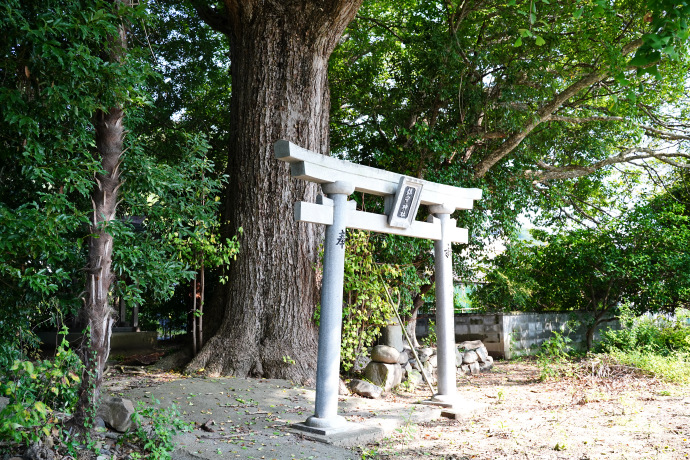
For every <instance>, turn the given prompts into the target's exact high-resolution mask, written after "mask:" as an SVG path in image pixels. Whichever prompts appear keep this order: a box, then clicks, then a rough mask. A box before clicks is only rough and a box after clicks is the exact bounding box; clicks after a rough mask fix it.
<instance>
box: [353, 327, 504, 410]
mask: <svg viewBox="0 0 690 460" xmlns="http://www.w3.org/2000/svg"><path fill="white" fill-rule="evenodd" d="M415 351H416V352H417V356H418V357H419V361H421V363H422V369H423V370H424V372H425V373H426V376H427V378H428V379H429V381H430V382H431V384H432V385H435V384H436V378H437V362H438V358H437V356H436V349H435V348H431V347H421V348H416V349H415ZM455 364H456V366H457V368H458V372H462V373H465V374H477V373H479V372H488V371H489V370H490V369H491V368H492V367H493V358H492V357H491V356H489V353H488V352H487V350H486V347H485V346H484V344H483V343H482V342H481V341H480V340H473V341H466V342H462V343H460V344H459V345H458V346H457V348H456V352H455ZM353 370H354V371H355V372H361V373H362V375H363V378H362V379H352V380H351V381H350V385H349V389H350V391H352V392H353V393H355V394H359V395H361V396H365V397H368V398H379V397H381V396H382V395H383V394H384V393H387V392H389V391H391V390H392V389H393V388H395V387H396V386H398V385H400V384H401V383H406V384H407V385H409V387H411V388H414V387H418V386H420V385H424V380H423V377H422V373H421V369H420V368H419V365H418V364H417V361H416V360H415V358H414V354H413V353H412V350H411V349H410V348H409V347H400V349H397V348H395V347H393V346H389V345H376V346H375V347H373V348H372V349H371V353H370V356H360V357H359V358H358V359H357V360H356V362H355V366H354V369H353Z"/></svg>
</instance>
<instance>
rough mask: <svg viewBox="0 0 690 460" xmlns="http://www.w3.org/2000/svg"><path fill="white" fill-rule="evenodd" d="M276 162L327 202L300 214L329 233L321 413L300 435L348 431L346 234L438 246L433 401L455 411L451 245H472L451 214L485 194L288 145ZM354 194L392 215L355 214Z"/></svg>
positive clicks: (306, 206) (300, 208)
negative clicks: (341, 398) (424, 211)
mask: <svg viewBox="0 0 690 460" xmlns="http://www.w3.org/2000/svg"><path fill="white" fill-rule="evenodd" d="M275 157H276V158H277V159H278V160H281V161H284V162H286V163H289V165H290V174H291V176H292V177H293V178H295V179H302V180H306V181H310V182H315V183H317V184H321V188H322V190H323V192H324V193H325V194H326V195H327V196H323V195H319V196H318V197H317V200H316V201H317V202H316V203H306V202H297V203H295V208H294V215H295V220H296V221H297V222H311V223H316V224H323V225H326V240H325V243H324V255H323V281H322V283H323V284H322V287H321V318H320V324H319V350H318V359H317V363H316V402H315V411H314V415H313V416H311V417H309V418H308V419H307V420H306V421H305V422H304V423H303V424H299V425H300V426H299V428H300V429H304V430H306V431H310V432H312V433H315V434H320V435H325V436H329V435H332V434H336V433H340V432H344V431H348V426H347V422H345V419H344V418H343V417H341V416H339V415H338V413H337V412H338V383H339V378H340V373H339V369H340V344H341V327H342V308H343V305H342V303H343V275H344V264H345V232H346V229H347V228H356V229H360V230H369V231H373V232H379V233H391V234H395V235H403V236H410V237H414V238H425V239H431V240H434V241H435V243H434V260H435V272H436V335H437V346H438V351H437V354H438V393H437V394H436V395H434V397H433V398H432V399H433V400H434V401H437V402H439V403H445V404H453V403H454V401H455V396H456V381H455V379H456V367H455V326H454V319H453V265H452V249H451V243H467V241H468V234H467V230H466V229H464V228H458V227H456V221H455V220H454V219H451V218H450V214H451V213H453V212H454V211H455V210H457V209H472V207H473V205H474V201H475V200H479V199H480V198H481V196H482V191H481V190H480V189H470V188H461V187H452V186H449V185H443V184H437V183H434V182H428V181H424V180H420V179H416V178H412V177H407V176H403V175H401V174H396V173H393V172H390V171H385V170H382V169H377V168H372V167H369V166H362V165H358V164H355V163H350V162H348V161H344V160H339V159H337V158H332V157H328V156H325V155H321V154H318V153H314V152H311V151H309V150H306V149H303V148H302V147H299V146H297V145H295V144H292V143H290V142H288V141H284V140H280V141H278V142H276V143H275ZM355 191H358V192H363V193H368V194H371V195H378V196H383V197H385V200H386V201H385V208H386V209H385V212H386V214H375V213H370V212H364V211H357V210H356V207H355V206H356V203H355V202H354V201H348V199H347V197H348V196H349V195H351V194H352V193H353V192H355ZM420 205H425V206H428V208H429V214H430V215H429V219H428V222H421V221H417V220H414V219H415V216H416V215H417V210H418V208H419V206H420Z"/></svg>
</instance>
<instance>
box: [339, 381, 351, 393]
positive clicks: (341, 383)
mask: <svg viewBox="0 0 690 460" xmlns="http://www.w3.org/2000/svg"><path fill="white" fill-rule="evenodd" d="M338 394H339V395H344V396H347V395H349V394H350V390H348V389H347V385H345V382H344V381H343V379H338Z"/></svg>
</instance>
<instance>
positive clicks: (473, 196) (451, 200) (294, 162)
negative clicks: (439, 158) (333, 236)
mask: <svg viewBox="0 0 690 460" xmlns="http://www.w3.org/2000/svg"><path fill="white" fill-rule="evenodd" d="M274 149H275V157H276V158H277V159H278V160H281V161H285V162H286V163H289V164H290V173H291V175H292V177H293V178H295V179H303V180H307V181H310V182H316V183H318V184H325V183H330V182H335V180H341V181H344V182H349V183H351V184H352V185H353V186H354V187H355V191H358V192H363V193H368V194H371V195H378V196H387V195H395V194H396V192H397V191H398V188H399V184H400V180H401V178H404V177H406V176H403V175H402V174H398V173H394V172H391V171H386V170H383V169H377V168H372V167H370V166H364V165H359V164H356V163H351V162H349V161H344V160H339V159H337V158H333V157H329V156H326V155H321V154H319V153H315V152H312V151H310V150H307V149H304V148H302V147H300V146H298V145H295V144H293V143H291V142H288V141H285V140H279V141H277V142H276V143H275V146H274ZM415 181H416V182H418V183H420V184H421V189H422V191H421V197H420V203H421V204H423V205H443V206H446V207H453V208H454V209H472V207H473V205H474V201H475V200H479V199H481V197H482V190H481V189H477V188H462V187H453V186H450V185H444V184H437V183H435V182H429V181H425V180H420V179H415Z"/></svg>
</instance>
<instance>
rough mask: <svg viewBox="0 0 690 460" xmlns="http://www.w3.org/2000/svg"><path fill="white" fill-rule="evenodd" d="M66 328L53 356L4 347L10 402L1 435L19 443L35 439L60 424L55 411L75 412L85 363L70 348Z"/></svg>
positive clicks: (2, 382)
mask: <svg viewBox="0 0 690 460" xmlns="http://www.w3.org/2000/svg"><path fill="white" fill-rule="evenodd" d="M66 333H67V331H66V330H63V336H62V342H61V343H60V345H59V346H58V348H57V350H56V352H55V357H54V359H52V360H48V359H46V360H39V361H35V362H34V361H31V360H29V359H28V358H27V357H26V356H25V355H24V354H23V353H22V352H21V351H20V350H16V349H15V350H12V349H11V348H9V347H6V348H4V349H3V353H2V356H3V360H4V361H7V360H8V357H14V358H15V359H14V360H13V362H12V364H11V365H10V366H9V367H5V368H4V369H3V368H0V377H1V378H0V394H1V395H3V396H6V397H7V398H9V404H8V405H7V406H6V407H5V408H4V409H3V410H2V411H1V412H0V435H2V437H4V438H6V439H10V440H11V441H13V442H16V443H27V444H28V443H31V442H35V441H38V440H39V439H40V438H41V437H42V436H50V434H51V433H52V432H53V429H54V428H55V426H56V424H57V417H55V415H54V412H56V411H59V412H65V413H71V412H72V410H73V409H74V406H75V404H76V403H77V399H78V396H77V392H78V389H79V383H80V377H79V375H80V374H81V371H82V364H81V361H80V360H79V357H78V356H77V355H76V353H74V351H72V350H70V348H69V344H68V343H67V340H66V339H65V335H64V334H66Z"/></svg>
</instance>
